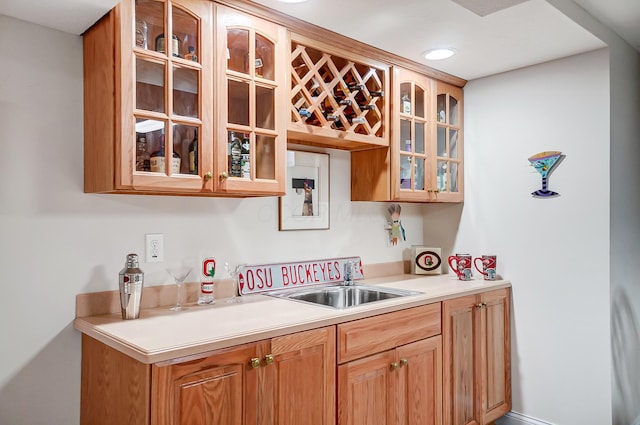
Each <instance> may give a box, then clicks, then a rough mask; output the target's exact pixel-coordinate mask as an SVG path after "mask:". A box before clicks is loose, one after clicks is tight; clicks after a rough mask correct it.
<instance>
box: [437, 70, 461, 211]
mask: <svg viewBox="0 0 640 425" xmlns="http://www.w3.org/2000/svg"><path fill="white" fill-rule="evenodd" d="M436 99H437V100H436V111H435V118H436V153H435V155H436V168H435V178H436V188H437V196H438V197H439V198H443V200H451V201H456V200H459V201H461V200H462V197H463V175H462V172H463V167H462V163H463V151H462V89H460V88H458V87H454V86H451V85H448V84H445V83H440V82H438V83H437V98H436Z"/></svg>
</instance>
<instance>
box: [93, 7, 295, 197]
mask: <svg viewBox="0 0 640 425" xmlns="http://www.w3.org/2000/svg"><path fill="white" fill-rule="evenodd" d="M214 21H215V24H214ZM214 35H215V37H214ZM214 38H215V40H216V43H217V44H216V45H215V46H214ZM285 42H286V32H285V30H284V28H282V27H278V26H276V25H273V24H269V23H266V22H264V21H261V20H259V19H256V18H253V17H251V16H249V15H246V14H243V13H240V12H237V11H235V10H233V9H228V8H225V7H221V6H217V5H216V6H215V13H214V4H213V3H212V2H210V1H206V0H166V1H155V0H135V1H134V0H125V1H123V2H122V3H120V4H119V5H118V6H116V8H114V9H113V10H112V11H111V12H110V13H109V14H108V15H107V16H105V17H104V18H103V19H102V20H101V21H99V22H98V23H97V24H96V25H94V26H93V27H92V28H91V29H90V30H89V31H88V32H87V33H86V34H85V35H84V50H85V59H84V70H85V80H84V81H85V191H87V192H111V193H117V192H120V193H157V194H164V193H173V194H200V195H216V194H217V195H229V196H242V195H245V194H246V195H279V194H282V193H284V167H285V163H284V154H285V150H286V121H285V114H284V111H285V107H284V104H285V102H286V93H285V92H284V90H285V85H284V81H285V70H286V69H287V66H288V65H287V59H286V53H287V46H286V45H285ZM250 64H252V65H251V66H250Z"/></svg>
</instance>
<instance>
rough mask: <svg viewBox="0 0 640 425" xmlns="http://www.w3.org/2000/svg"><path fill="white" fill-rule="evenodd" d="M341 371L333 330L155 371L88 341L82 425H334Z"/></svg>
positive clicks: (225, 351) (280, 339)
mask: <svg viewBox="0 0 640 425" xmlns="http://www.w3.org/2000/svg"><path fill="white" fill-rule="evenodd" d="M335 365H336V360H335V327H333V326H330V327H326V328H320V329H315V330H310V331H305V332H299V333H295V334H291V335H285V336H282V337H277V338H273V339H270V340H264V341H259V342H255V343H250V344H244V345H240V346H236V347H232V348H228V349H223V350H218V351H215V352H213V353H211V355H210V356H208V357H204V358H199V359H195V360H189V359H175V360H171V361H168V362H164V363H158V364H154V365H145V364H142V363H140V362H138V361H136V360H133V359H131V358H130V357H128V356H126V355H124V354H122V353H120V352H118V351H116V350H114V349H111V348H109V347H107V346H106V345H104V344H102V343H100V342H98V341H96V340H94V339H92V338H89V337H87V336H83V362H82V388H83V389H82V400H81V423H82V424H83V425H102V424H105V425H106V424H127V425H148V424H151V425H276V424H277V425H300V424H309V425H333V424H335V373H336V366H335ZM148 412H150V414H149V413H148Z"/></svg>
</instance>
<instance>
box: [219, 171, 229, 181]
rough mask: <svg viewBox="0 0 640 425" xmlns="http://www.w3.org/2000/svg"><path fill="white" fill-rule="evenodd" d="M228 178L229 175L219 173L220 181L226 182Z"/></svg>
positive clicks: (224, 172)
mask: <svg viewBox="0 0 640 425" xmlns="http://www.w3.org/2000/svg"><path fill="white" fill-rule="evenodd" d="M228 178H229V174H228V173H227V172H226V171H223V172H222V173H220V180H226V179H228Z"/></svg>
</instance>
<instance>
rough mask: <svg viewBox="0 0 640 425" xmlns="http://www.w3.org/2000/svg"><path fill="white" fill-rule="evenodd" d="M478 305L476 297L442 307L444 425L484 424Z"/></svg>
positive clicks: (456, 300)
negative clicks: (478, 359) (481, 415)
mask: <svg viewBox="0 0 640 425" xmlns="http://www.w3.org/2000/svg"><path fill="white" fill-rule="evenodd" d="M477 304H478V301H477V297H476V296H475V295H471V296H468V297H461V298H456V299H453V300H450V301H445V302H443V303H442V337H443V352H444V358H443V408H444V409H443V411H444V414H443V419H444V421H443V423H444V425H479V423H480V422H479V418H478V414H479V410H480V406H479V402H478V400H479V393H478V387H477V386H476V381H477V379H478V378H479V376H480V374H479V373H478V372H477V370H478V363H479V362H477V361H476V356H475V353H476V352H478V350H479V347H480V340H479V335H478V332H477V326H478V323H477V322H478V321H477V317H479V316H478V311H479V309H478V307H477Z"/></svg>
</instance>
